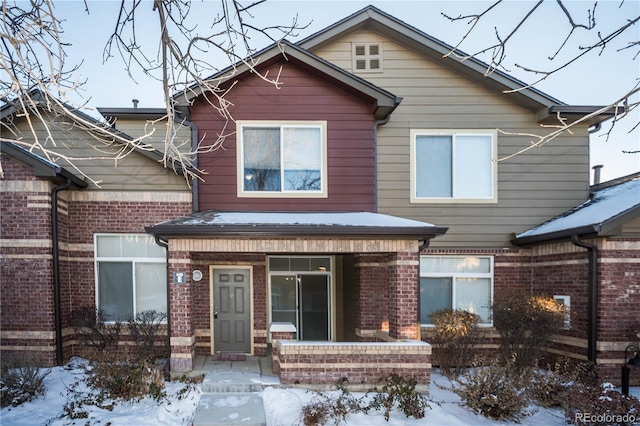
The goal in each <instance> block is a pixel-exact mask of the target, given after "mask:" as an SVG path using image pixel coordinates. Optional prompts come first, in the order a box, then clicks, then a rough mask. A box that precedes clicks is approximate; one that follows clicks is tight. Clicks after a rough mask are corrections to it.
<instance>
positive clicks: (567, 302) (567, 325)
mask: <svg viewBox="0 0 640 426" xmlns="http://www.w3.org/2000/svg"><path fill="white" fill-rule="evenodd" d="M553 300H555V301H556V303H559V304H560V305H562V306H564V309H565V313H564V322H563V324H562V328H561V330H571V296H567V295H559V294H554V295H553Z"/></svg>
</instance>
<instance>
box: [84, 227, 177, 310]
mask: <svg viewBox="0 0 640 426" xmlns="http://www.w3.org/2000/svg"><path fill="white" fill-rule="evenodd" d="M95 256H96V257H95V264H96V283H97V286H96V301H97V306H98V308H99V309H101V310H102V312H103V314H104V318H105V320H107V321H115V320H120V321H128V320H129V319H131V318H133V317H134V316H135V315H136V314H137V313H139V312H143V311H146V310H155V311H158V312H163V313H166V312H167V269H166V257H165V252H164V249H163V248H162V247H160V246H159V245H157V244H156V243H155V241H154V239H153V237H150V236H148V235H138V234H127V235H114V234H109V235H105V234H102V235H96V236H95Z"/></svg>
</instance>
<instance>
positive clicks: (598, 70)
mask: <svg viewBox="0 0 640 426" xmlns="http://www.w3.org/2000/svg"><path fill="white" fill-rule="evenodd" d="M147 3H148V11H149V13H148V15H145V16H144V17H143V19H142V20H139V21H138V28H139V29H141V30H142V33H147V34H148V35H149V37H150V38H149V39H148V40H149V41H151V40H153V34H154V31H156V29H157V18H156V17H155V16H154V15H153V14H151V2H150V1H148V2H147ZM368 4H372V5H374V6H376V7H378V8H380V9H381V10H383V11H385V12H387V13H389V14H391V15H393V16H395V17H397V18H399V19H401V20H403V21H404V22H406V23H408V24H410V25H412V26H414V27H417V28H419V29H420V30H422V31H424V32H426V33H428V34H430V35H432V36H434V37H436V38H438V39H440V40H442V41H444V42H446V43H448V44H451V45H455V44H457V43H458V42H459V40H460V38H461V37H462V36H463V35H464V33H465V32H466V31H467V29H468V27H467V25H466V24H465V22H462V21H459V22H450V21H449V20H448V19H446V18H445V17H443V16H442V14H441V13H442V12H444V13H446V14H449V15H452V16H458V15H460V14H463V15H464V14H469V13H472V12H480V11H482V10H484V7H483V6H486V5H487V4H489V3H488V2H484V1H424V0H423V1H391V0H389V1H339V0H336V1H331V0H329V1H327V0H324V1H314V0H305V1H281V0H268V1H267V2H266V3H264V4H262V5H260V6H259V7H257V8H256V9H255V12H256V18H257V19H258V20H259V22H261V23H264V25H274V24H289V23H290V22H291V21H292V19H293V18H294V17H295V16H296V14H297V16H298V21H299V23H300V24H304V23H309V27H308V28H307V29H305V30H301V31H300V32H299V37H298V38H290V40H291V41H294V42H295V41H296V40H299V39H301V38H303V37H306V36H307V35H310V34H313V33H315V32H316V31H319V30H321V29H323V28H325V27H326V26H328V25H331V24H332V23H334V22H336V21H338V20H340V19H342V18H344V17H346V16H348V15H350V14H352V13H354V12H356V11H358V10H360V9H361V8H363V7H365V6H367V5H368ZM533 4H535V2H532V1H525V0H511V1H506V2H505V4H504V5H501V6H500V8H499V9H497V10H496V12H495V13H493V14H492V15H489V16H487V17H486V18H485V19H486V21H485V22H486V25H485V26H484V27H480V28H478V29H477V30H476V32H474V34H475V36H474V37H473V38H471V39H469V40H467V41H466V42H465V43H464V44H462V45H461V49H462V50H463V51H465V52H468V53H472V52H475V51H476V50H477V49H480V48H482V47H486V46H487V45H488V44H489V43H493V42H494V34H495V33H494V26H498V29H499V31H501V33H504V31H506V30H507V26H508V25H509V24H512V23H513V22H514V21H516V20H517V19H519V17H520V16H523V14H524V13H525V11H526V10H528V9H529V7H528V6H531V5H533ZM620 4H621V2H620V1H619V0H605V1H600V2H599V3H598V6H597V9H596V20H597V24H598V27H599V28H601V32H602V34H607V33H608V32H609V31H610V30H611V29H613V27H614V26H615V25H618V24H619V23H620V22H621V19H624V18H628V17H636V16H638V15H640V1H638V0H633V1H629V0H626V1H625V2H624V3H622V6H621V7H620ZM193 5H194V6H193V7H194V10H196V9H195V8H198V9H197V13H196V14H195V15H194V16H198V17H204V19H203V22H207V21H210V18H209V19H207V17H208V16H213V15H214V14H216V13H217V11H218V10H219V2H218V1H213V0H207V1H203V2H197V1H196V2H193ZM567 5H568V7H569V8H570V10H571V11H572V12H573V13H574V16H575V17H576V19H577V20H580V21H586V14H587V12H586V10H587V9H589V8H591V7H593V3H591V2H584V1H572V0H570V1H568V2H567ZM118 6H119V2H116V1H112V0H109V1H95V0H94V1H89V14H88V15H87V14H86V13H85V12H84V3H83V2H82V1H77V0H76V1H71V0H69V1H58V2H57V3H56V12H57V13H58V17H59V18H62V19H65V20H66V21H65V22H64V23H63V28H64V38H65V41H67V42H69V43H71V46H69V47H68V48H67V53H68V55H69V58H68V60H67V63H68V64H71V63H79V62H81V61H83V64H82V66H81V68H80V70H79V77H80V78H87V79H88V81H87V83H86V85H85V86H84V91H83V92H82V94H83V96H84V99H82V100H81V101H83V102H86V104H87V107H89V108H93V109H95V108H97V107H128V106H131V105H132V104H131V100H132V99H133V98H136V99H138V100H139V101H140V103H139V107H162V106H163V100H162V92H161V90H160V86H159V84H158V83H154V82H153V81H152V80H151V79H149V77H147V76H145V75H144V74H142V73H141V72H138V71H134V72H133V79H131V77H130V76H129V75H128V74H127V72H126V71H125V69H124V65H123V63H122V61H121V59H120V58H118V57H113V58H110V59H109V60H108V61H107V62H106V63H103V49H104V46H105V43H106V42H107V39H108V37H109V35H110V33H111V32H112V31H113V28H114V26H115V20H116V16H117V12H118ZM144 25H148V31H147V28H145V27H144ZM201 25H202V24H201ZM206 25H207V24H206V23H205V24H204V26H205V27H206ZM567 31H568V27H567V24H566V20H565V19H564V18H563V16H562V14H561V13H560V9H559V8H558V7H557V6H556V3H555V1H548V4H544V5H543V6H542V8H540V9H539V10H538V11H536V13H535V14H534V15H533V16H532V19H531V22H530V23H527V24H525V26H523V27H522V28H521V30H520V31H519V33H518V34H517V36H516V38H515V39H514V46H512V47H511V48H510V50H508V52H507V54H508V61H509V63H518V64H522V65H525V66H531V67H539V68H542V69H549V68H553V67H555V66H556V65H554V64H555V62H559V60H555V61H553V62H549V61H548V60H547V58H548V56H550V55H552V54H553V53H554V52H555V50H556V49H557V48H558V47H559V45H560V43H561V42H562V40H563V38H564V36H565V35H566V32H567ZM576 35H580V37H577V38H576V39H575V40H576V43H574V45H573V47H574V48H575V47H576V46H579V45H586V44H589V43H591V42H592V39H591V41H590V40H589V39H586V38H584V37H582V35H581V34H576ZM589 37H595V35H589ZM630 38H634V39H635V40H636V41H637V40H640V25H636V26H635V28H633V29H632V31H631V33H630ZM630 38H629V37H628V38H626V39H625V40H627V41H628V40H629V39H630ZM142 42H145V40H142ZM267 44H268V42H267V41H266V40H263V41H260V40H256V45H255V46H253V47H255V48H262V47H265V46H266V45H267ZM147 45H150V46H151V49H150V50H149V52H150V54H155V53H156V51H155V50H154V49H155V46H156V45H155V44H153V43H149V42H147ZM623 46H624V44H623V43H622V41H620V42H618V43H616V44H614V45H611V46H609V48H608V49H607V50H605V52H603V53H602V54H600V55H598V53H597V52H592V53H591V54H589V55H587V56H586V57H585V58H583V59H582V60H580V61H579V62H577V63H575V64H573V65H572V66H570V67H568V68H566V69H564V70H562V71H560V72H558V73H557V74H556V75H554V76H552V77H550V78H549V79H547V80H546V81H543V82H541V83H540V84H538V85H537V86H536V87H537V88H538V89H540V90H542V91H544V92H546V93H548V94H549V95H551V96H553V97H555V98H557V99H559V100H561V101H563V102H566V103H568V104H571V105H606V104H609V103H611V102H613V101H615V100H616V99H617V98H618V97H619V96H620V94H622V93H624V92H626V91H628V90H630V89H631V88H632V87H633V86H634V85H635V84H636V83H637V82H638V79H639V78H640V57H638V58H635V60H634V59H633V56H634V54H635V52H636V51H637V50H636V51H633V50H630V49H627V50H622V51H618V49H620V48H621V47H623ZM572 50H573V51H575V50H574V49H572ZM480 59H484V60H485V61H486V60H487V58H486V57H485V58H482V57H481V58H480ZM224 65H228V64H224ZM221 68H224V66H222V67H221ZM509 71H510V73H511V74H512V75H513V76H514V77H516V78H519V79H520V80H523V81H525V82H533V81H535V80H536V76H534V75H532V74H528V73H525V72H523V71H520V70H518V69H517V68H516V67H515V66H512V65H510V66H509ZM134 80H135V81H134ZM636 99H637V97H636ZM638 122H640V109H639V110H636V111H635V112H634V114H633V116H632V117H629V118H628V119H625V120H624V121H622V122H620V123H619V124H618V125H617V126H616V128H615V129H614V131H613V132H612V136H611V137H610V138H609V140H608V141H605V138H604V137H599V136H598V134H595V135H593V136H592V140H591V163H592V165H594V164H604V166H605V167H604V169H603V170H602V179H603V180H609V179H613V178H615V177H619V176H623V175H626V174H630V173H633V172H636V171H640V154H635V155H630V154H624V153H622V152H621V151H623V150H627V151H631V150H638V149H640V129H635V130H634V131H632V132H631V133H629V131H630V129H631V127H633V125H634V124H636V123H638ZM604 129H608V126H607V125H605V126H604Z"/></svg>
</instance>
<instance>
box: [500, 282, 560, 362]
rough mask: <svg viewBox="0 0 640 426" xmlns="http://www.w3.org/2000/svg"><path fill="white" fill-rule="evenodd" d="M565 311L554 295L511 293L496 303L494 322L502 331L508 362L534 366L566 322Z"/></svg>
mask: <svg viewBox="0 0 640 426" xmlns="http://www.w3.org/2000/svg"><path fill="white" fill-rule="evenodd" d="M564 316H565V310H564V307H563V306H562V305H560V304H559V303H557V302H556V301H555V300H553V299H552V298H548V297H543V296H528V295H524V294H521V293H513V294H510V295H508V296H506V297H504V298H502V299H500V300H498V301H496V302H495V303H494V304H493V324H494V326H495V328H496V330H497V331H498V333H500V349H501V352H502V360H503V362H504V363H506V362H511V360H513V366H514V367H515V368H517V369H523V368H526V367H533V366H535V365H536V363H537V361H538V359H539V358H540V354H541V351H542V350H543V348H544V347H545V346H546V344H547V343H548V341H549V338H550V337H551V336H552V335H553V334H554V333H556V332H557V331H558V330H559V329H560V327H562V325H563V323H564Z"/></svg>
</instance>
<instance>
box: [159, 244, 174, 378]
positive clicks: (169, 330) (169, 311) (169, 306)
mask: <svg viewBox="0 0 640 426" xmlns="http://www.w3.org/2000/svg"><path fill="white" fill-rule="evenodd" d="M155 240H156V244H157V245H159V246H160V247H163V248H164V250H165V253H166V258H167V274H166V278H167V348H168V349H169V359H171V288H170V287H169V285H170V282H171V280H170V279H169V241H168V240H165V239H164V238H161V237H158V236H156V237H155ZM167 368H169V369H171V361H169V363H168V364H167Z"/></svg>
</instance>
